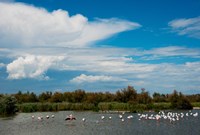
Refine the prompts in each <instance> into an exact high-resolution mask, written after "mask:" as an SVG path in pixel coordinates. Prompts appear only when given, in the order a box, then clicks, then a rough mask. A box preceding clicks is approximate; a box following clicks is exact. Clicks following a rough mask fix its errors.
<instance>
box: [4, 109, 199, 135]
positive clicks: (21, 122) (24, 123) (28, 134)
mask: <svg viewBox="0 0 200 135" xmlns="http://www.w3.org/2000/svg"><path fill="white" fill-rule="evenodd" d="M187 112H188V111H185V112H183V113H184V114H186V113H187ZM195 112H198V114H200V111H199V110H193V111H192V113H195ZM69 114H73V115H74V116H75V117H76V119H77V120H74V121H65V118H66V116H67V115H69ZM148 114H149V116H151V114H152V113H148ZM47 115H49V116H51V115H55V117H54V118H52V117H50V118H49V119H46V116H47ZM102 115H103V116H105V118H104V119H103V120H102V119H101V116H102ZM130 115H132V116H133V118H131V119H128V118H127V116H130ZM32 116H35V117H34V119H33V118H32ZM38 117H42V118H43V119H41V120H38ZM109 117H111V118H109ZM82 118H85V121H82ZM123 118H124V121H122V119H120V118H119V114H108V113H106V114H103V113H95V112H71V111H62V112H44V113H41V112H39V113H38V112H37V113H20V114H18V115H16V116H15V117H9V118H1V119H0V135H66V134H68V135H110V134H114V135H134V134H135V135H137V134H144V135H149V134H152V135H160V134H162V135H177V134H180V135H188V134H190V135H199V134H200V116H197V117H193V116H187V117H183V118H182V119H179V120H178V121H174V122H170V121H169V120H164V119H160V120H146V119H141V120H140V117H139V116H138V114H131V113H127V114H124V115H123Z"/></svg>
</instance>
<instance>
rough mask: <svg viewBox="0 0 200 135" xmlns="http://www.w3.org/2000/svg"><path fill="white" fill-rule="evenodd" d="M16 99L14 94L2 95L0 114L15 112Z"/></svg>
mask: <svg viewBox="0 0 200 135" xmlns="http://www.w3.org/2000/svg"><path fill="white" fill-rule="evenodd" d="M16 103H17V100H16V98H15V97H14V96H4V97H1V98H0V114H1V115H11V114H15V112H16Z"/></svg>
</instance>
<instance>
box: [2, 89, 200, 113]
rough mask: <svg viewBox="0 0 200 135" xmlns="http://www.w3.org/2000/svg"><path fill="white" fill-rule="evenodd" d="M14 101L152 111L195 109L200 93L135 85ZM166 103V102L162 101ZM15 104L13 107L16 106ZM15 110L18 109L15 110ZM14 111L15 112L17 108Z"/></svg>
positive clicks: (30, 105)
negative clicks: (138, 88) (165, 91)
mask: <svg viewBox="0 0 200 135" xmlns="http://www.w3.org/2000/svg"><path fill="white" fill-rule="evenodd" d="M8 97H9V96H8V95H3V94H1V95H0V107H1V110H0V114H2V112H3V110H4V113H6V111H5V110H6V109H5V104H7V105H8V106H9V104H8V103H7V102H6V99H7V98H8ZM10 97H12V99H13V103H17V109H18V111H23V112H29V111H31V112H34V111H59V110H97V111H98V110H99V109H100V110H106V109H108V110H131V111H138V110H148V109H192V105H191V102H199V101H200V95H198V94H197V95H188V96H185V95H183V94H182V93H181V92H177V91H176V90H174V92H173V93H171V94H160V93H157V92H155V93H154V94H153V95H152V96H150V94H149V92H148V91H146V90H145V89H144V88H142V89H141V92H140V93H138V92H137V91H136V90H135V89H134V87H132V86H128V87H127V88H124V89H121V90H118V91H117V92H116V93H110V92H85V91H84V90H80V89H79V90H75V91H73V92H64V93H61V92H55V93H52V92H50V91H46V92H42V93H41V94H39V95H36V94H35V93H33V92H31V93H30V92H26V93H22V92H21V91H19V92H18V93H16V94H12V95H10ZM160 103H162V104H160ZM12 107H13V106H12ZM14 110H15V109H14ZM14 110H12V111H14Z"/></svg>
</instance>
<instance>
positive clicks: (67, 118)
mask: <svg viewBox="0 0 200 135" xmlns="http://www.w3.org/2000/svg"><path fill="white" fill-rule="evenodd" d="M65 120H76V118H75V117H74V116H73V115H72V114H70V115H69V116H67V117H66V118H65Z"/></svg>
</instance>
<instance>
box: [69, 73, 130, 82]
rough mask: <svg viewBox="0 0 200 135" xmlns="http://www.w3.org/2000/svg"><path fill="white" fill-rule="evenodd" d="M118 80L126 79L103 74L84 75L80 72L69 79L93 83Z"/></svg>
mask: <svg viewBox="0 0 200 135" xmlns="http://www.w3.org/2000/svg"><path fill="white" fill-rule="evenodd" d="M120 81H127V80H126V79H122V78H118V77H112V76H105V75H99V76H98V75H96V76H93V75H85V74H81V75H80V76H77V77H75V78H73V79H72V80H70V82H72V83H93V82H120Z"/></svg>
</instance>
